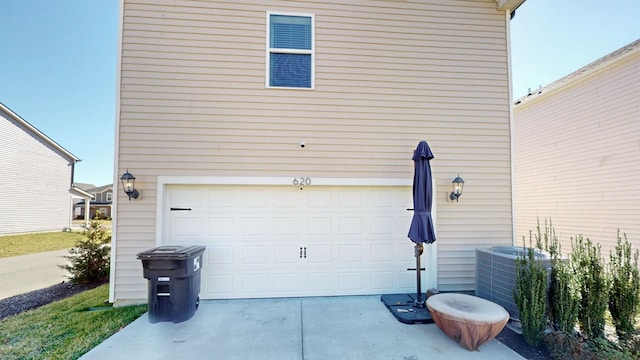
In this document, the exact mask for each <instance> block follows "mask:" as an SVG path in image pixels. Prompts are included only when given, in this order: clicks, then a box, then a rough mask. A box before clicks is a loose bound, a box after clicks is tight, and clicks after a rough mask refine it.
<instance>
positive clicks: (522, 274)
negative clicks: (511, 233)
mask: <svg viewBox="0 0 640 360" xmlns="http://www.w3.org/2000/svg"><path fill="white" fill-rule="evenodd" d="M531 237H532V236H531V232H529V244H530V246H531V242H532V240H531ZM523 243H524V237H523ZM516 269H517V277H516V287H515V289H514V290H513V298H514V300H515V301H516V305H517V306H518V312H519V313H520V322H521V323H522V335H523V337H524V339H525V341H526V342H527V343H528V344H529V345H531V346H535V347H538V346H540V345H541V343H542V333H543V332H544V330H545V328H546V297H547V270H546V269H545V268H544V266H542V264H540V262H539V261H538V260H536V256H535V251H534V249H533V248H529V249H527V254H526V255H525V256H523V257H522V258H521V257H518V259H516Z"/></svg>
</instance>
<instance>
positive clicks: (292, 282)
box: [161, 185, 415, 299]
mask: <svg viewBox="0 0 640 360" xmlns="http://www.w3.org/2000/svg"><path fill="white" fill-rule="evenodd" d="M167 191H168V194H167V201H168V204H167V205H168V206H167V210H166V212H165V221H164V223H165V224H166V225H165V226H166V227H165V229H166V230H165V233H164V234H163V235H162V237H161V238H162V239H163V243H166V244H169V243H178V244H202V245H206V246H207V250H206V252H205V264H206V266H204V267H203V269H202V279H203V280H202V282H203V290H202V293H201V297H202V298H216V299H218V298H251V297H282V296H324V295H357V294H376V293H390V292H404V291H412V290H415V272H414V271H407V270H406V269H407V268H408V267H414V266H415V258H414V256H413V244H412V243H411V242H410V240H408V238H407V231H408V226H409V224H410V221H411V215H412V213H411V212H408V211H406V209H407V208H408V207H411V188H410V187H366V186H363V187H316V188H314V187H313V186H308V187H305V188H304V189H303V190H300V189H299V188H295V187H283V186H213V185H211V186H207V185H193V186H189V185H175V186H168V190H167ZM170 207H184V208H190V209H191V211H178V212H175V211H169V210H168V208H170ZM305 255H306V256H305Z"/></svg>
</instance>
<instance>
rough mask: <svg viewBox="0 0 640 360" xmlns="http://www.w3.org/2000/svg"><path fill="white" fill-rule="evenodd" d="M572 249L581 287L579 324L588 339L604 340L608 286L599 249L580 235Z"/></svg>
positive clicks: (572, 256) (572, 240) (572, 257)
mask: <svg viewBox="0 0 640 360" xmlns="http://www.w3.org/2000/svg"><path fill="white" fill-rule="evenodd" d="M571 246H572V253H571V260H572V262H573V264H574V266H575V270H576V271H575V274H576V276H577V279H578V284H579V287H580V307H579V312H578V322H579V323H580V327H581V330H582V332H583V333H584V334H585V335H586V336H587V337H589V338H596V337H602V336H603V335H604V325H605V313H606V311H607V292H608V288H609V286H608V281H607V274H606V273H605V268H604V261H603V259H602V257H601V256H600V245H599V244H593V243H592V242H591V240H589V238H587V239H586V241H585V239H584V238H583V237H582V235H579V236H578V237H576V239H575V240H574V239H573V238H571Z"/></svg>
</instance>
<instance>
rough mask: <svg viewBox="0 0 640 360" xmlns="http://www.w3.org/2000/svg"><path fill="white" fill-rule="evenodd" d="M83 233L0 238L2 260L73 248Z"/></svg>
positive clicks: (0, 256)
mask: <svg viewBox="0 0 640 360" xmlns="http://www.w3.org/2000/svg"><path fill="white" fill-rule="evenodd" d="M81 238H82V233H81V232H77V231H74V232H62V231H61V232H48V233H33V234H23V235H9V236H1V237H0V258H6V257H11V256H19V255H27V254H35V253H40V252H45V251H54V250H63V249H69V248H72V247H73V246H74V245H75V243H76V241H77V240H79V239H81Z"/></svg>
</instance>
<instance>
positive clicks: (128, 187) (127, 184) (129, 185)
mask: <svg viewBox="0 0 640 360" xmlns="http://www.w3.org/2000/svg"><path fill="white" fill-rule="evenodd" d="M120 181H122V187H123V188H124V192H125V194H127V196H129V201H131V198H134V199H137V198H138V196H139V195H140V194H139V193H138V190H136V188H135V184H136V177H135V176H133V175H131V173H129V169H127V172H126V173H124V174H122V176H121V177H120Z"/></svg>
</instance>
